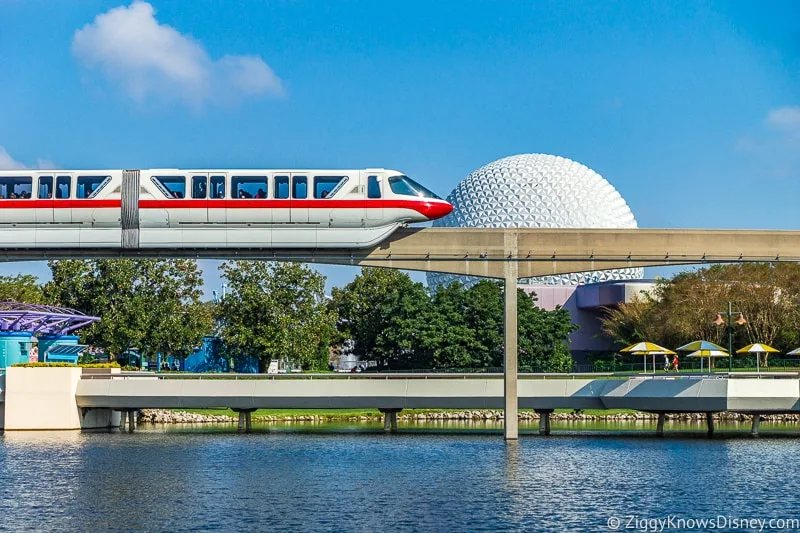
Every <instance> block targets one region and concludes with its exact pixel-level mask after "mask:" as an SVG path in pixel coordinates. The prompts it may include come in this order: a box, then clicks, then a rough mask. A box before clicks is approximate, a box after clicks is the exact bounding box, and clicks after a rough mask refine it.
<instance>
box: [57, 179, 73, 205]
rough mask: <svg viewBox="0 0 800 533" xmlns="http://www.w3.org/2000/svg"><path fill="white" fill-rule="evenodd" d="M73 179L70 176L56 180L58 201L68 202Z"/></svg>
mask: <svg viewBox="0 0 800 533" xmlns="http://www.w3.org/2000/svg"><path fill="white" fill-rule="evenodd" d="M70 187H72V178H70V177H69V176H59V177H57V178H56V199H57V200H66V199H67V198H69V196H70Z"/></svg>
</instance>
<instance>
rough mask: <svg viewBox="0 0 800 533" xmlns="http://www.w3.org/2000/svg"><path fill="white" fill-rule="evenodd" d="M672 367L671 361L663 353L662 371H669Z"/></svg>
mask: <svg viewBox="0 0 800 533" xmlns="http://www.w3.org/2000/svg"><path fill="white" fill-rule="evenodd" d="M671 367H672V362H671V361H670V360H669V355H667V354H664V372H669V369H670V368H671Z"/></svg>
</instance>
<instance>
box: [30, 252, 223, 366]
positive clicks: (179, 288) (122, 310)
mask: <svg viewBox="0 0 800 533" xmlns="http://www.w3.org/2000/svg"><path fill="white" fill-rule="evenodd" d="M49 266H50V270H51V272H52V280H51V281H50V282H48V283H47V284H46V285H45V288H44V294H45V298H46V300H47V301H48V302H50V303H52V304H54V305H61V306H65V307H71V308H74V309H77V310H79V311H81V312H84V313H86V314H87V315H94V316H99V317H100V319H101V320H100V321H99V322H95V323H94V324H92V325H91V326H89V327H87V328H84V329H82V330H80V335H81V338H82V340H83V342H86V343H88V344H92V345H94V346H99V347H101V348H103V349H104V351H106V352H107V353H108V354H110V355H111V356H118V355H120V354H121V353H123V352H124V351H125V350H127V349H130V348H138V349H139V350H140V352H141V353H142V354H143V355H146V356H150V357H155V356H156V354H158V353H162V354H164V355H174V356H178V357H185V356H186V355H189V354H190V353H191V352H192V349H193V348H194V347H196V346H197V345H198V344H199V343H200V340H201V338H202V336H203V335H205V334H207V333H208V332H209V331H210V330H211V327H212V323H211V314H210V312H209V310H208V307H207V306H205V305H203V303H202V302H201V301H200V298H201V296H202V290H201V287H202V284H203V279H202V272H201V271H200V269H199V268H198V266H197V262H196V261H194V260H184V259H171V260H154V259H146V260H130V259H101V260H93V261H78V260H64V261H51V262H50V263H49Z"/></svg>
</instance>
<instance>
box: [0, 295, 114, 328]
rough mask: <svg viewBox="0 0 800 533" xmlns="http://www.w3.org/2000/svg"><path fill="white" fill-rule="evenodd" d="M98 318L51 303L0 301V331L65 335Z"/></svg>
mask: <svg viewBox="0 0 800 533" xmlns="http://www.w3.org/2000/svg"><path fill="white" fill-rule="evenodd" d="M98 320H100V318H99V317H96V316H88V315H85V314H83V313H81V312H80V311H76V310H75V309H68V308H64V307H53V306H52V305H42V304H26V303H21V302H0V332H17V331H19V332H22V331H25V332H29V333H31V334H38V335H67V334H68V333H70V332H72V331H74V330H76V329H78V328H82V327H83V326H87V325H89V324H91V323H92V322H96V321H98Z"/></svg>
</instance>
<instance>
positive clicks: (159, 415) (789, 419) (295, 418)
mask: <svg viewBox="0 0 800 533" xmlns="http://www.w3.org/2000/svg"><path fill="white" fill-rule="evenodd" d="M397 418H398V420H403V421H416V422H425V421H448V420H453V421H473V422H475V421H485V422H490V421H501V420H502V419H503V412H502V411H494V410H463V411H452V412H430V413H424V412H423V413H407V414H404V413H403V412H402V411H401V412H399V413H398V414H397ZM517 418H518V420H521V421H531V420H539V415H538V414H537V413H535V412H533V411H523V412H521V413H519V414H518V417H517ZM761 418H762V420H763V421H764V422H780V423H797V422H800V414H777V415H762V417H761ZM550 419H551V420H553V421H555V420H558V421H573V422H636V421H651V420H652V421H656V420H657V419H658V415H657V414H655V413H644V412H634V413H609V414H585V413H581V412H574V413H553V414H551V415H550ZM714 419H715V420H720V421H726V422H744V421H749V420H751V419H752V416H750V415H744V414H741V413H731V412H722V413H715V414H714ZM382 420H383V415H380V414H375V415H358V416H350V415H343V416H338V415H266V416H264V415H261V416H253V421H254V422H336V421H339V422H345V421H346V422H378V421H382ZM666 420H672V421H679V422H691V421H701V420H703V421H705V413H668V414H667V415H666ZM138 421H139V423H144V424H235V423H237V422H238V417H236V416H228V415H203V414H198V413H189V412H186V411H172V410H169V409H142V410H140V411H139V415H138Z"/></svg>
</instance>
